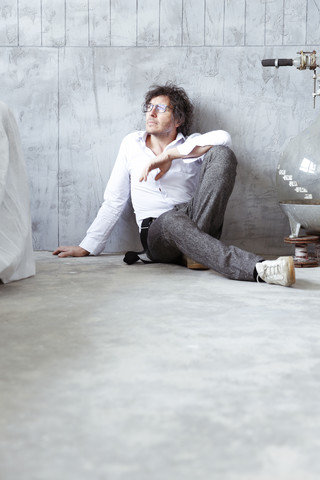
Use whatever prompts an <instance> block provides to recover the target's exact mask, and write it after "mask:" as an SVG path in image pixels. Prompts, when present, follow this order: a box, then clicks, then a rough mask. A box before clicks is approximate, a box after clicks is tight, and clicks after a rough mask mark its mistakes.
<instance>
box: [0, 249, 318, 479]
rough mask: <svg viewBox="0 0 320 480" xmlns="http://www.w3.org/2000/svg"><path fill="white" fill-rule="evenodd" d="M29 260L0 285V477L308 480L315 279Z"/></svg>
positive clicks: (102, 260)
mask: <svg viewBox="0 0 320 480" xmlns="http://www.w3.org/2000/svg"><path fill="white" fill-rule="evenodd" d="M36 257H37V275H36V276H35V277H34V278H30V279H27V280H23V281H20V282H15V283H11V284H8V285H0V308H1V310H0V312H1V322H0V342H1V350H0V355H1V371H0V374H1V377H0V478H1V480H64V479H66V480H84V479H85V480H87V479H88V480H89V479H90V480H100V479H101V480H102V479H103V480H105V479H106V480H109V479H110V480H119V479H121V480H122V479H125V480H129V479H130V480H160V479H161V480H180V479H183V480H198V479H201V480H209V479H210V480H211V479H217V480H311V479H317V480H318V479H319V475H320V456H319V449H320V435H319V431H320V344H319V332H320V315H319V304H320V301H319V292H320V268H314V269H297V270H296V276H297V283H296V285H295V286H294V287H292V288H283V287H278V286H270V285H264V284H255V283H247V282H236V281H231V280H228V279H225V278H223V277H221V276H220V275H218V274H216V273H214V272H213V271H190V270H187V269H186V268H184V267H178V266H173V265H170V266H169V265H143V264H140V265H138V264H137V265H134V266H131V267H128V266H127V265H125V264H124V263H123V262H122V258H121V257H119V256H101V257H89V258H80V259H74V258H68V259H58V258H56V257H53V256H52V255H51V254H50V253H46V252H39V253H37V254H36Z"/></svg>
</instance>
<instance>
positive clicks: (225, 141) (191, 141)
mask: <svg viewBox="0 0 320 480" xmlns="http://www.w3.org/2000/svg"><path fill="white" fill-rule="evenodd" d="M208 145H212V146H214V145H224V146H226V147H229V148H232V141H231V136H230V134H229V133H228V132H226V131H225V130H214V131H212V132H207V133H204V134H203V135H200V134H197V133H196V134H194V135H190V137H188V138H187V140H186V141H185V142H184V143H182V144H180V145H178V146H177V148H178V151H179V153H180V154H181V155H189V153H191V152H192V150H193V149H194V148H195V147H205V146H208ZM190 161H193V159H192V158H187V159H185V162H190Z"/></svg>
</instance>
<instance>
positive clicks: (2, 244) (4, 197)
mask: <svg viewBox="0 0 320 480" xmlns="http://www.w3.org/2000/svg"><path fill="white" fill-rule="evenodd" d="M34 274H35V261H34V256H33V249H32V235H31V216H30V197H29V185H28V177H27V172H26V167H25V163H24V159H23V155H22V149H21V142H20V134H19V130H18V126H17V123H16V121H15V118H14V116H13V114H12V112H11V111H10V110H9V108H8V107H7V106H6V105H5V104H4V103H2V102H0V280H1V281H2V282H3V283H8V282H11V281H14V280H20V279H22V278H26V277H30V276H31V275H34Z"/></svg>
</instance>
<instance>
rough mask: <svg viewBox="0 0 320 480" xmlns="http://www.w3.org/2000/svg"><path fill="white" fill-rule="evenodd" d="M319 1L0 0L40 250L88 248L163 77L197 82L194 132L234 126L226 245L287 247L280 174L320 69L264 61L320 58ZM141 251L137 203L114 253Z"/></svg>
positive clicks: (263, 249)
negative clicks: (110, 184) (127, 145)
mask: <svg viewBox="0 0 320 480" xmlns="http://www.w3.org/2000/svg"><path fill="white" fill-rule="evenodd" d="M319 11H320V0H291V1H290V2H289V1H286V0H283V1H282V0H197V2H195V1H193V0H42V1H41V0H1V1H0V74H1V76H0V79H1V80H0V82H1V84H0V85H1V90H0V92H1V93H0V100H2V101H4V102H5V103H7V104H8V105H9V106H10V107H11V108H12V109H13V111H14V112H15V115H16V118H17V121H18V124H19V127H20V132H21V137H22V142H23V147H24V154H25V158H26V162H27V168H28V172H29V178H30V188H31V198H32V218H33V240H34V247H35V249H49V250H50V249H53V248H55V247H56V246H57V245H58V244H77V243H79V242H80V241H81V240H82V238H83V236H84V234H85V231H86V229H87V227H88V226H89V225H90V223H91V221H92V220H93V219H94V217H95V214H96V212H97V210H98V208H99V205H100V203H101V201H102V196H103V191H104V187H105V184H106V182H107V180H108V177H109V175H110V172H111V169H112V166H113V163H114V161H115V157H116V154H117V151H118V147H119V143H120V141H121V139H122V138H123V136H124V135H126V134H127V133H129V132H130V131H132V130H133V129H140V128H143V124H144V122H143V114H142V113H141V104H142V102H143V94H144V92H145V90H146V89H147V88H148V87H149V86H150V85H151V84H152V83H155V82H165V81H166V80H172V81H174V82H177V83H179V84H180V85H182V86H184V87H185V88H186V90H187V91H188V92H189V94H190V96H191V98H192V99H193V100H194V103H195V105H196V115H195V125H194V127H195V130H197V131H201V132H205V131H208V130H210V129H216V128H223V129H225V130H228V131H229V132H230V133H231V135H232V138H233V144H234V150H235V153H236V155H237V157H238V161H239V168H238V178H237V183H236V187H235V190H234V192H233V195H232V197H231V199H230V203H229V207H228V210H227V215H226V221H225V229H224V234H223V236H224V239H225V241H227V242H228V243H234V244H236V245H239V246H241V247H243V248H246V249H248V250H253V251H255V252H259V253H271V254H272V253H275V254H277V253H281V252H283V251H285V248H286V247H285V246H284V244H283V237H284V236H286V235H287V234H288V233H289V226H288V221H287V219H286V217H284V215H283V214H282V212H281V211H280V209H279V207H278V205H277V199H276V192H275V171H276V167H277V163H278V159H279V155H280V152H281V150H282V149H283V147H284V145H285V144H286V142H287V141H288V139H289V138H291V137H292V136H294V135H296V134H297V133H298V132H299V131H300V130H301V129H304V128H305V127H306V126H308V125H309V123H311V121H312V120H313V119H314V118H315V117H316V115H318V114H319V109H320V100H319V101H318V106H317V108H316V109H315V110H313V108H312V95H311V93H312V88H313V84H312V73H311V72H310V71H306V72H299V71H297V70H296V69H294V68H293V67H291V68H284V69H279V70H276V69H263V68H262V67H261V59H263V58H271V57H289V58H291V57H295V56H296V52H297V51H299V50H301V49H303V50H310V49H311V50H312V49H313V48H315V49H316V50H317V51H319V50H320V47H319V44H320V29H319V24H320V13H319ZM128 248H139V239H138V235H137V230H136V227H135V224H134V220H133V217H132V211H131V208H130V205H129V206H128V208H127V209H126V211H125V213H124V216H123V218H122V219H120V220H119V222H118V224H117V225H116V227H115V229H114V232H113V234H112V236H111V237H110V239H109V241H108V243H107V246H106V251H108V252H118V251H122V250H125V249H128Z"/></svg>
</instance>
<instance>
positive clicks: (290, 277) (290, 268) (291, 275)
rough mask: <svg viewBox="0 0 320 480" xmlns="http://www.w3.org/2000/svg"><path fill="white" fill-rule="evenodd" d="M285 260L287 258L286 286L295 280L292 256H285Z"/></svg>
mask: <svg viewBox="0 0 320 480" xmlns="http://www.w3.org/2000/svg"><path fill="white" fill-rule="evenodd" d="M286 260H287V265H288V271H289V275H288V282H287V283H286V286H288V287H290V286H291V285H293V284H294V283H295V281H296V272H295V267H294V262H293V258H292V257H287V259H286Z"/></svg>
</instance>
